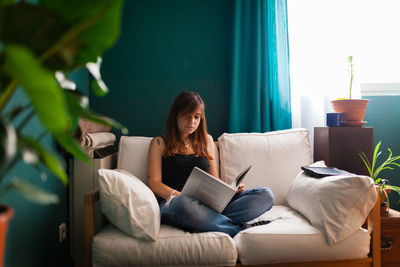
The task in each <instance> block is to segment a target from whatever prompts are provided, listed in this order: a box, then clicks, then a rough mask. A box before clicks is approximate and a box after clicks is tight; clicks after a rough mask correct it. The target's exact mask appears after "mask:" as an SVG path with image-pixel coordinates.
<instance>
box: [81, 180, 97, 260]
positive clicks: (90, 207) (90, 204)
mask: <svg viewBox="0 0 400 267" xmlns="http://www.w3.org/2000/svg"><path fill="white" fill-rule="evenodd" d="M99 200H100V193H99V190H98V189H97V188H96V189H94V190H92V191H90V192H88V193H86V194H85V200H84V211H85V266H88V267H89V266H92V240H93V237H94V236H95V234H96V227H95V205H96V202H97V201H99Z"/></svg>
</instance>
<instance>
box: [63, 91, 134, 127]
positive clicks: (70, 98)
mask: <svg viewBox="0 0 400 267" xmlns="http://www.w3.org/2000/svg"><path fill="white" fill-rule="evenodd" d="M65 99H66V100H67V105H68V108H69V112H70V115H72V116H73V117H77V118H83V119H87V120H90V121H93V122H97V123H100V124H104V125H108V126H112V127H114V128H116V129H119V130H121V132H122V133H123V134H128V129H127V128H126V127H125V126H123V125H122V124H120V123H119V122H116V121H115V120H113V119H111V118H106V119H104V117H102V116H100V115H98V114H95V113H93V112H91V111H89V110H88V109H86V108H84V107H82V105H80V104H79V101H80V100H79V96H76V94H75V93H74V91H65Z"/></svg>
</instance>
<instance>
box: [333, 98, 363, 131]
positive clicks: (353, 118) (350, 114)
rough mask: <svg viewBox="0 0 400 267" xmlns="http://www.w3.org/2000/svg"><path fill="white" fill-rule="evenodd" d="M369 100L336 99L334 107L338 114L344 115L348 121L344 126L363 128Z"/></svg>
mask: <svg viewBox="0 0 400 267" xmlns="http://www.w3.org/2000/svg"><path fill="white" fill-rule="evenodd" d="M368 102H369V100H368V99H336V100H332V101H331V103H332V107H333V109H334V110H335V112H337V113H344V114H346V116H347V121H346V123H344V126H363V125H364V124H365V123H366V122H364V121H363V120H364V116H365V111H366V109H367V105H368Z"/></svg>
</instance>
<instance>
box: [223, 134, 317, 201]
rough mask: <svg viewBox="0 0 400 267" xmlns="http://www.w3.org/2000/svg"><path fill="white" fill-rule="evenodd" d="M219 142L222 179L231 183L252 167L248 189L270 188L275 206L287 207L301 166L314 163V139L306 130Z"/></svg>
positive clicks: (227, 138) (226, 136) (234, 137)
mask: <svg viewBox="0 0 400 267" xmlns="http://www.w3.org/2000/svg"><path fill="white" fill-rule="evenodd" d="M218 141H219V150H220V169H221V178H222V179H223V180H225V181H226V182H228V183H231V182H232V179H234V178H235V177H236V176H237V175H238V174H239V173H240V172H241V171H242V170H244V169H245V168H246V167H248V166H249V165H252V166H253V167H252V168H251V169H250V171H249V172H248V174H247V176H246V178H245V179H244V181H243V182H244V184H245V186H246V189H250V188H255V187H258V186H267V187H269V188H270V189H271V190H272V192H273V193H274V199H275V205H284V204H286V196H287V193H288V191H289V188H290V185H291V184H292V181H293V180H294V178H295V177H296V175H297V174H298V172H299V171H300V168H301V166H302V165H309V164H311V163H312V162H313V156H312V150H311V143H310V136H309V132H308V131H307V130H305V129H291V130H283V131H274V132H268V133H237V134H223V135H221V136H220V137H219V138H218Z"/></svg>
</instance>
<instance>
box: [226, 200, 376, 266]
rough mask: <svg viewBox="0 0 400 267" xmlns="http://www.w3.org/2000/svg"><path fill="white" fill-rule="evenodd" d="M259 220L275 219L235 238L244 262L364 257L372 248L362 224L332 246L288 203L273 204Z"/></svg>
mask: <svg viewBox="0 0 400 267" xmlns="http://www.w3.org/2000/svg"><path fill="white" fill-rule="evenodd" d="M257 220H272V222H271V223H269V224H267V225H262V226H257V227H252V228H249V229H246V230H244V231H242V232H239V233H238V234H237V235H236V236H235V237H234V238H233V239H234V241H235V243H236V247H237V249H238V253H239V260H240V262H241V263H242V264H243V265H251V264H268V263H271V264H272V263H280V262H310V261H326V260H347V259H362V258H366V257H367V255H368V253H369V250H370V249H369V246H370V235H369V233H368V231H367V230H365V229H362V228H359V229H358V230H357V231H356V232H355V233H354V234H353V235H352V236H351V237H349V238H347V239H346V240H343V241H342V242H339V243H335V244H333V245H331V246H329V245H328V244H327V243H326V241H325V236H324V235H323V234H322V233H321V231H320V230H318V229H317V228H316V227H314V226H312V225H311V224H310V223H309V222H308V221H307V219H305V218H304V217H303V216H302V215H300V214H299V213H297V212H296V211H294V210H292V209H291V208H290V207H287V206H273V207H272V209H271V210H270V211H268V212H266V213H264V214H263V215H261V216H260V217H259V218H257Z"/></svg>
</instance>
